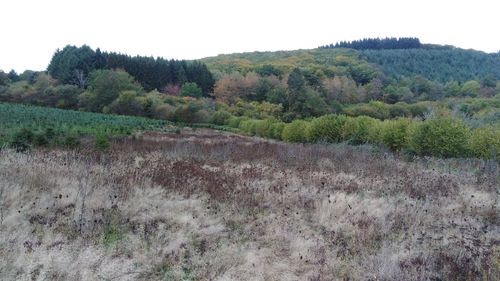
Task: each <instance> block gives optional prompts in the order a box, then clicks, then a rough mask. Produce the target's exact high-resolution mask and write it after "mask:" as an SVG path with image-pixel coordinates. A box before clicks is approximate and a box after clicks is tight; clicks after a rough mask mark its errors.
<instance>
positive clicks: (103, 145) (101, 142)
mask: <svg viewBox="0 0 500 281" xmlns="http://www.w3.org/2000/svg"><path fill="white" fill-rule="evenodd" d="M94 146H95V148H97V149H99V150H106V149H108V148H109V146H110V144H109V139H108V136H107V135H105V134H98V135H96V137H95V143H94Z"/></svg>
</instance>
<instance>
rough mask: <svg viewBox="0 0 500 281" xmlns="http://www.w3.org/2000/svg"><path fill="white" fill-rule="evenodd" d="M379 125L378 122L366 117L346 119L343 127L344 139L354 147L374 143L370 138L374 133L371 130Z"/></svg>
mask: <svg viewBox="0 0 500 281" xmlns="http://www.w3.org/2000/svg"><path fill="white" fill-rule="evenodd" d="M379 123H380V121H378V120H376V119H374V118H371V117H368V116H359V117H356V118H352V117H348V118H347V121H346V123H345V125H344V137H345V139H346V140H348V141H349V143H350V144H354V145H357V144H364V143H369V142H374V141H375V140H374V139H373V138H372V134H373V133H374V132H373V131H372V130H371V129H372V128H375V127H376V126H378V124H379Z"/></svg>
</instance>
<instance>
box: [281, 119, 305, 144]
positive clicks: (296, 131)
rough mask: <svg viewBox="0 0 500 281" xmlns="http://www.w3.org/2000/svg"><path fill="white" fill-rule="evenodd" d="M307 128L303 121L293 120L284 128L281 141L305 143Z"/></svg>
mask: <svg viewBox="0 0 500 281" xmlns="http://www.w3.org/2000/svg"><path fill="white" fill-rule="evenodd" d="M308 126H309V123H308V122H306V121H304V120H294V121H293V122H292V123H288V124H286V125H285V126H284V128H283V132H282V134H281V139H282V140H284V141H287V142H306V141H307V134H306V131H307V127H308Z"/></svg>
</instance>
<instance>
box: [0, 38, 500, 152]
mask: <svg viewBox="0 0 500 281" xmlns="http://www.w3.org/2000/svg"><path fill="white" fill-rule="evenodd" d="M417 43H418V47H414V46H412V44H417ZM499 66H500V55H499V54H487V53H482V52H478V51H473V50H463V49H458V48H452V47H449V46H441V47H439V46H435V45H432V46H431V45H425V44H420V41H419V40H418V39H417V38H399V39H395V38H388V39H363V40H359V41H353V42H339V43H337V44H335V45H333V44H332V45H329V46H326V47H321V48H318V49H312V50H297V51H281V52H254V53H242V54H230V55H220V56H217V57H211V58H205V59H202V60H200V61H177V60H167V59H163V58H152V57H141V56H135V57H131V56H129V55H125V54H120V53H115V52H109V53H108V52H101V51H100V49H96V50H95V51H94V50H93V49H91V48H90V47H88V46H85V45H84V46H81V47H76V46H69V45H68V46H66V47H64V48H63V49H58V50H56V51H55V53H54V55H53V57H52V60H51V61H50V63H49V65H48V67H47V71H41V72H36V71H29V70H27V71H25V72H23V73H21V74H17V73H16V72H15V71H10V72H8V73H5V72H0V101H2V102H9V103H21V104H31V105H38V106H48V107H54V108H60V109H71V110H80V111H89V112H97V113H105V114H116V115H132V116H140V117H147V118H153V119H159V120H165V121H169V122H177V123H179V124H207V125H212V126H223V127H225V128H226V129H227V130H238V131H240V132H242V133H246V134H250V135H257V136H260V137H268V138H275V139H280V140H285V141H289V142H312V143H314V142H348V143H351V144H373V145H381V146H383V147H387V148H389V149H391V150H393V151H403V152H405V153H409V154H414V155H434V156H440V157H471V156H474V157H483V158H496V157H497V155H498V153H499V151H500V146H499V144H498V142H497V141H496V140H498V139H500V138H499V137H498V136H499V134H500V133H499V127H498V126H499V123H500V122H499V120H500V102H499V98H500V95H499V92H500V82H499V79H500V72H499V71H500V67H499ZM437 128H441V129H442V130H444V131H445V132H446V133H450V134H451V135H449V136H447V135H446V134H443V135H442V136H436V138H438V139H439V138H440V140H430V139H427V138H431V135H430V134H427V133H423V132H424V131H425V130H431V131H433V130H436V129H437ZM368 129H369V130H368ZM452 130H457V131H456V132H452ZM369 131H370V132H369ZM419 132H420V133H419ZM455 133H456V134H458V135H454V134H455ZM451 136H460V137H456V139H460V142H459V143H457V144H456V145H455V146H454V147H452V148H446V147H445V146H448V145H450V144H448V143H446V139H448V138H449V137H451ZM4 138H7V137H4ZM419 138H423V139H419ZM3 142H4V143H8V140H4V141H3ZM419 143H420V144H419ZM423 143H433V144H432V145H431V146H438V147H440V149H441V150H439V151H434V150H432V149H431V148H429V149H424V148H422V147H421V146H422V145H423ZM427 145H428V144H427Z"/></svg>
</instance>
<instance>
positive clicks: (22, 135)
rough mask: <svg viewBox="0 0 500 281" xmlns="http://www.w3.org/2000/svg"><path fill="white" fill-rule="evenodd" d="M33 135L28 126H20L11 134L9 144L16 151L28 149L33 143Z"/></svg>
mask: <svg viewBox="0 0 500 281" xmlns="http://www.w3.org/2000/svg"><path fill="white" fill-rule="evenodd" d="M34 138H35V135H34V134H33V132H32V131H31V130H30V129H28V128H22V129H21V130H19V131H18V132H16V133H15V134H14V135H13V136H12V140H11V142H10V146H11V147H12V148H14V149H16V151H18V152H23V151H26V150H29V149H30V148H31V146H32V144H33V140H34Z"/></svg>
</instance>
